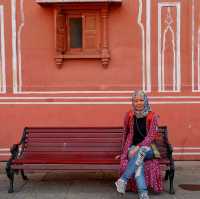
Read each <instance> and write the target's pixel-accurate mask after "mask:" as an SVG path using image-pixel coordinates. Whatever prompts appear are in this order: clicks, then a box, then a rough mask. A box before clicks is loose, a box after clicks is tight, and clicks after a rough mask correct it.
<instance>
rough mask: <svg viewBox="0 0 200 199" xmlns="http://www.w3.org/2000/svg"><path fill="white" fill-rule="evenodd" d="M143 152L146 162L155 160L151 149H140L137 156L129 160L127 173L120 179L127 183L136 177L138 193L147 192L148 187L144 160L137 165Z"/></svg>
mask: <svg viewBox="0 0 200 199" xmlns="http://www.w3.org/2000/svg"><path fill="white" fill-rule="evenodd" d="M141 150H144V151H145V153H144V160H150V159H152V158H153V156H154V154H153V150H152V148H151V147H140V149H138V151H137V152H136V154H135V155H134V156H133V157H132V158H131V159H130V160H129V162H128V165H127V167H126V170H125V172H124V173H123V174H122V176H121V177H120V179H122V180H124V181H125V182H128V180H129V179H130V178H132V177H134V178H135V181H136V184H137V189H138V193H144V192H147V186H146V182H145V177H144V160H143V161H142V162H141V163H140V165H139V166H138V165H137V162H138V159H139V158H140V153H141Z"/></svg>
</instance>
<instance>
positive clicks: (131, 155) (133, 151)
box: [128, 146, 140, 159]
mask: <svg viewBox="0 0 200 199" xmlns="http://www.w3.org/2000/svg"><path fill="white" fill-rule="evenodd" d="M139 148H140V147H139V146H136V147H134V148H131V149H130V150H129V152H128V157H129V159H130V158H132V157H133V156H135V154H136V153H137V151H138V149H139Z"/></svg>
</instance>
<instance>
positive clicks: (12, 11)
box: [11, 0, 21, 93]
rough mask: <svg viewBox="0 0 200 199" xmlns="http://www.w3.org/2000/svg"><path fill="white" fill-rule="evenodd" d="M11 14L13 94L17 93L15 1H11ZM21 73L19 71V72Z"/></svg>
mask: <svg viewBox="0 0 200 199" xmlns="http://www.w3.org/2000/svg"><path fill="white" fill-rule="evenodd" d="M11 13H12V62H13V63H12V68H13V93H18V78H17V74H18V73H17V71H18V69H17V32H16V29H17V27H16V0H11ZM20 72H21V71H20Z"/></svg>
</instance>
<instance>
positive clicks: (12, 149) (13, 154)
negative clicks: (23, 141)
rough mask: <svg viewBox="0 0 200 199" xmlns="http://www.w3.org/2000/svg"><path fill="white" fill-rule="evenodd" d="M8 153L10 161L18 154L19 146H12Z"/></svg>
mask: <svg viewBox="0 0 200 199" xmlns="http://www.w3.org/2000/svg"><path fill="white" fill-rule="evenodd" d="M10 153H11V155H12V157H11V158H12V159H15V158H16V157H17V156H18V154H19V144H13V146H12V147H11V148H10Z"/></svg>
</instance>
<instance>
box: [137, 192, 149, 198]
mask: <svg viewBox="0 0 200 199" xmlns="http://www.w3.org/2000/svg"><path fill="white" fill-rule="evenodd" d="M139 199H150V198H149V195H148V193H147V192H144V193H139Z"/></svg>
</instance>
